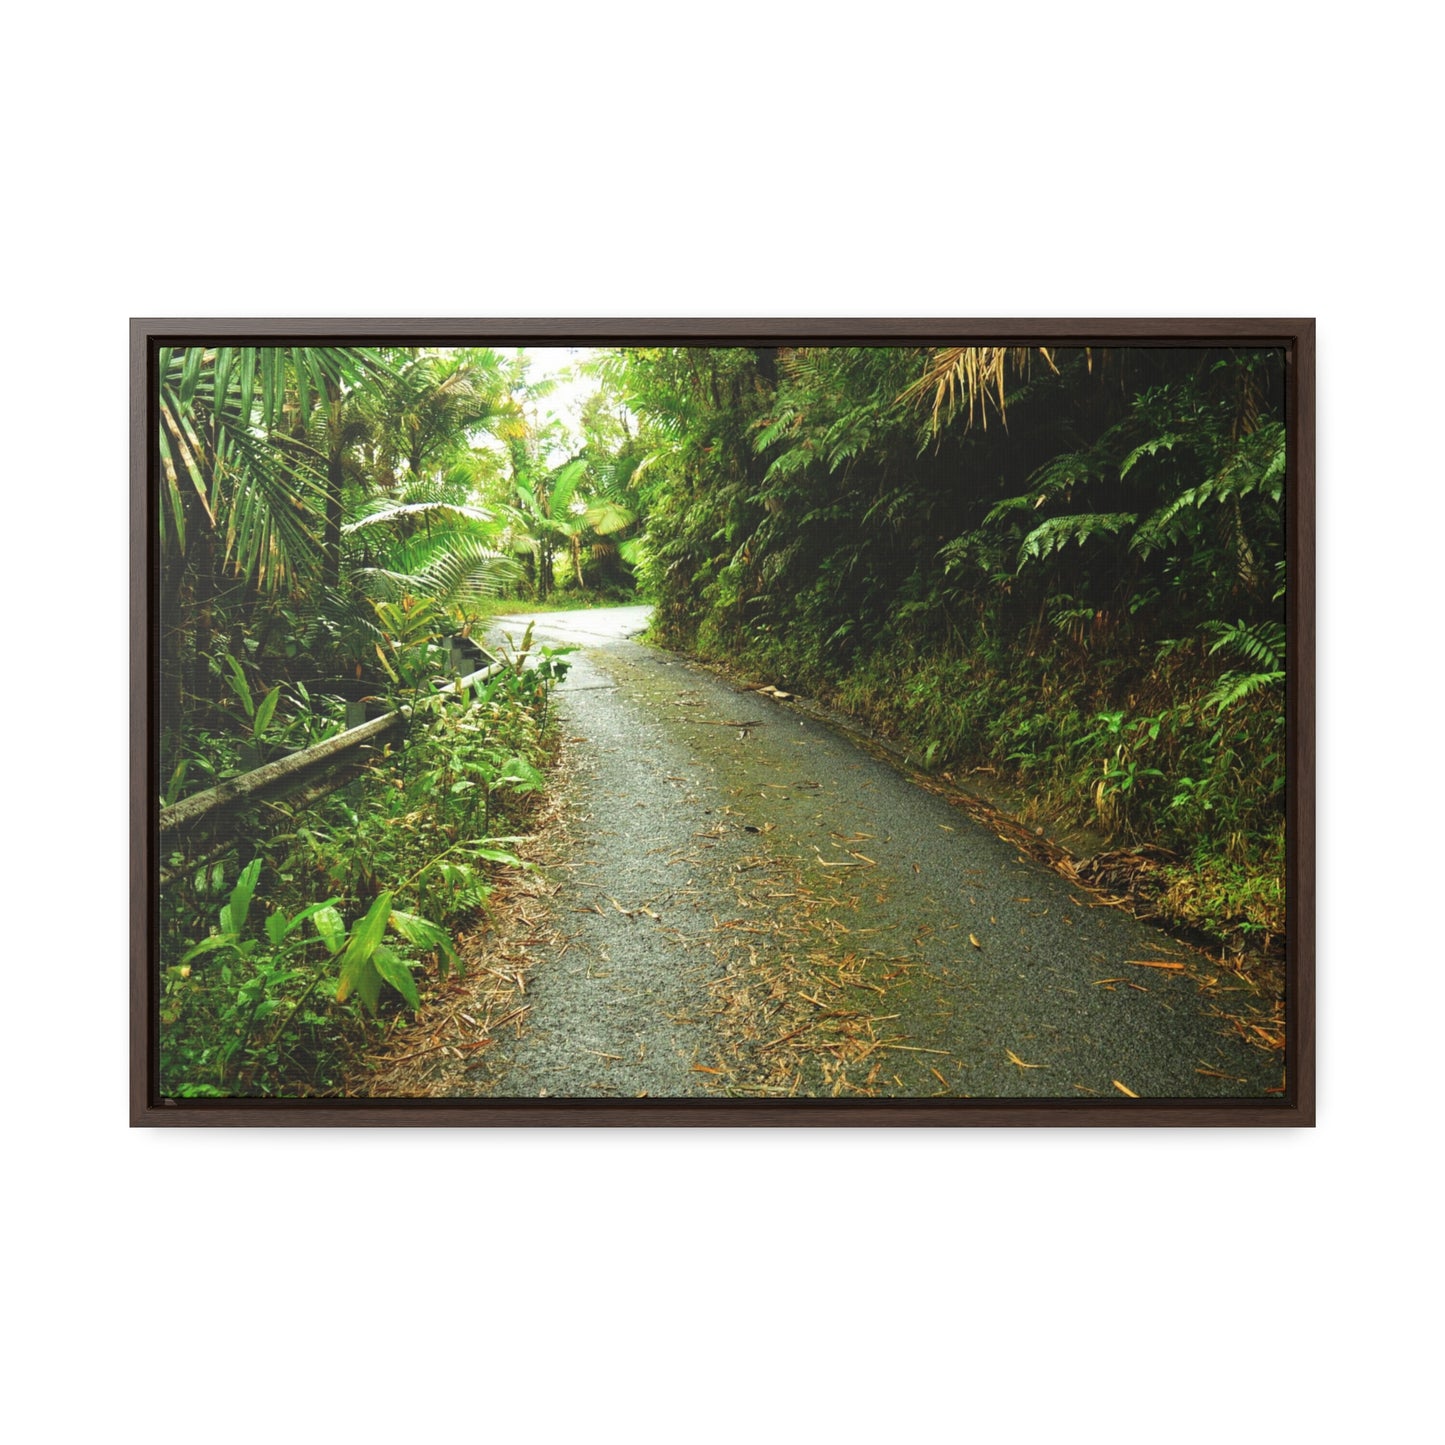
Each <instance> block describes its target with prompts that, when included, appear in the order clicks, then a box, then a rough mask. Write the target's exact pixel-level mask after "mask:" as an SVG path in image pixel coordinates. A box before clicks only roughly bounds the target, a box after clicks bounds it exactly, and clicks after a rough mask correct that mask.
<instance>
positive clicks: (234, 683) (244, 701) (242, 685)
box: [226, 652, 256, 717]
mask: <svg viewBox="0 0 1445 1445" xmlns="http://www.w3.org/2000/svg"><path fill="white" fill-rule="evenodd" d="M226 664H227V666H229V667H230V669H231V676H230V677H228V678H227V679H226V681H227V682H229V683H230V684H231V690H232V691H233V692H234V693H235V694H236V696H237V697H238V698H240V699H241V706H242V707H244V708H245V709H246V716H247V717H254V716H255V715H256V705H255V703H253V702H252V701H251V685H250V683H248V682H247V681H246V674H245V671H244V670H243V669H242V667H241V664H240V663H239V662H237V661H236V659H235V658H234V657H232V656H231V654H230V653H229V652H228V653H227V654H226Z"/></svg>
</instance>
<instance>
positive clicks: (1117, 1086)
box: [1113, 1079, 1139, 1099]
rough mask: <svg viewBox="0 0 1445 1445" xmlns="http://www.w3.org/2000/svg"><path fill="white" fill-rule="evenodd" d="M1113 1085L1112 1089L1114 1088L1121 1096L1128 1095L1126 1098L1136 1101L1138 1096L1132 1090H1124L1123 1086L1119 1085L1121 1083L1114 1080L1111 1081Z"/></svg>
mask: <svg viewBox="0 0 1445 1445" xmlns="http://www.w3.org/2000/svg"><path fill="white" fill-rule="evenodd" d="M1113 1083H1114V1087H1115V1088H1116V1089H1117V1090H1118V1091H1119V1092H1120V1093H1121V1094H1128V1096H1129V1097H1130V1098H1131V1099H1137V1098H1138V1097H1139V1096H1138V1094H1136V1093H1135V1092H1134V1091H1133V1089H1129V1088H1125V1086H1124V1085H1123V1084H1121V1083H1120V1082H1119V1081H1118V1079H1115V1080H1114V1081H1113Z"/></svg>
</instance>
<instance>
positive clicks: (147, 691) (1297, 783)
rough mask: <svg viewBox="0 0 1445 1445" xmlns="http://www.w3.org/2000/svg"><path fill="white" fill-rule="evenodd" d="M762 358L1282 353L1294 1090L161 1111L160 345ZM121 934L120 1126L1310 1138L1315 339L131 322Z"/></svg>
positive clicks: (600, 324)
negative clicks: (1209, 1129)
mask: <svg viewBox="0 0 1445 1445" xmlns="http://www.w3.org/2000/svg"><path fill="white" fill-rule="evenodd" d="M221 337H224V338H226V339H229V340H231V341H234V342H237V343H250V344H254V345H280V344H284V343H286V342H292V341H302V340H305V341H310V342H327V341H334V342H337V343H349V344H356V343H359V342H364V341H366V340H368V339H370V340H374V341H378V342H380V341H392V342H397V341H401V340H403V339H405V340H406V341H408V342H415V343H417V344H424V345H425V344H435V345H443V344H445V345H463V344H467V343H477V344H506V343H514V344H529V343H546V344H549V345H567V344H570V343H574V342H575V343H578V344H592V345H598V344H609V343H610V344H617V345H630V344H641V345H645V344H651V343H657V342H666V343H669V344H674V345H680V344H688V343H696V344H699V345H740V346H742V345H753V344H757V345H773V344H779V343H782V344H787V343H790V342H791V343H801V342H807V341H811V342H815V343H822V342H831V343H835V344H845V343H862V344H908V343H910V342H929V341H936V342H967V341H974V342H978V343H993V344H999V343H1018V344H1040V343H1055V344H1058V345H1061V346H1063V345H1076V346H1077V345H1090V346H1108V345H1114V346H1133V347H1138V346H1151V345H1153V346H1189V345H1208V346H1227V345H1240V346H1278V347H1281V348H1282V349H1283V350H1284V352H1285V368H1286V387H1287V396H1286V420H1287V430H1288V480H1287V492H1286V523H1287V543H1286V556H1287V565H1288V575H1289V579H1290V587H1289V594H1288V615H1287V623H1288V639H1289V676H1288V679H1287V684H1286V716H1287V729H1288V739H1289V741H1288V752H1289V758H1288V767H1289V772H1288V791H1287V804H1286V828H1287V864H1286V888H1287V904H1288V914H1289V938H1288V943H1287V961H1286V989H1287V993H1286V1001H1285V1016H1286V1022H1287V1026H1288V1042H1287V1045H1286V1070H1287V1074H1286V1077H1287V1081H1288V1083H1287V1091H1286V1093H1285V1094H1283V1095H1282V1096H1280V1097H1279V1098H1278V1099H1266V1100H1255V1099H1203V1100H1194V1099H1180V1100H1148V1099H1144V1100H1139V1101H1137V1102H1136V1101H1134V1100H1130V1099H1123V1098H1120V1099H1116V1100H1080V1101H1078V1102H1077V1103H1076V1102H1074V1101H1072V1100H1052V1099H1050V1100H1033V1099H1020V1100H1016V1101H1014V1100H1000V1099H980V1100H972V1099H956V1100H955V1099H920V1100H891V1099H890V1100H862V1101H844V1100H841V1099H810V1100H796V1101H794V1100H769V1099H760V1100H744V1101H735V1100H725V1099H717V1100H713V1099H697V1100H692V1099H686V1100H684V1099H677V1100H661V1099H658V1100H610V1099H596V1100H592V1099H585V1100H584V1099H577V1100H564V1099H556V1100H552V1099H541V1100H538V1099H494V1100H489V1101H486V1102H484V1103H472V1102H470V1101H466V1100H436V1101H412V1100H396V1101H386V1100H372V1101H358V1102H356V1103H354V1104H349V1103H341V1104H338V1103H329V1102H327V1103H318V1102H313V1101H308V1100H299V1099H298V1100H267V1099H255V1100H243V1099H236V1100H229V1099H227V1100H206V1099H196V1100H183V1101H176V1100H165V1099H161V1098H160V1097H159V1095H158V1093H157V1091H156V1089H155V1086H154V1061H155V1031H156V1021H157V1008H156V1000H155V995H154V988H155V979H156V971H155V968H154V967H153V957H152V954H153V948H154V931H153V927H152V915H153V909H154V898H155V880H156V879H157V877H158V872H157V870H158V848H157V831H156V816H157V811H156V802H155V799H156V797H157V795H158V787H157V780H156V778H155V776H154V772H155V767H154V762H153V757H154V752H155V749H154V746H153V738H154V718H153V715H152V705H151V692H152V689H151V686H150V683H151V679H152V676H153V671H152V658H151V655H150V639H151V637H152V636H153V635H154V631H153V623H154V621H155V605H156V603H155V595H154V587H153V584H152V580H151V578H152V571H153V569H152V566H151V557H152V545H153V539H154V537H155V522H156V516H155V510H154V509H155V505H156V501H157V499H156V498H155V497H154V496H153V495H152V492H153V488H152V487H151V486H150V478H151V477H153V476H154V475H155V470H154V468H155V456H154V446H155V441H154V436H155V426H154V424H153V420H152V418H153V417H154V415H155V412H154V392H153V381H154V377H153V363H154V360H155V356H156V351H157V348H158V347H159V346H162V345H180V344H184V343H186V342H202V341H213V340H216V339H217V338H221ZM130 383H131V394H130V472H131V509H130V556H131V591H130V599H131V652H130V668H131V779H130V784H131V786H130V793H131V805H130V808H131V811H130V824H131V867H130V882H131V926H130V955H131V959H130V961H131V976H130V1056H131V1062H130V1122H131V1124H132V1125H133V1126H136V1125H181V1126H202V1127H204V1126H210V1127H216V1126H233V1125H248V1126H257V1125H264V1126H268V1127H281V1126H289V1127H295V1126H306V1127H320V1126H326V1127H331V1126H336V1125H369V1126H383V1127H392V1128H396V1127H405V1126H425V1127H432V1128H435V1127H443V1126H445V1127H458V1126H477V1125H493V1126H500V1125H510V1126H518V1125H529V1126H543V1125H547V1126H577V1125H591V1126H610V1127H617V1126H648V1125H653V1126H657V1125H668V1126H679V1125H680V1126H689V1127H719V1126H722V1127H734V1126H754V1127H758V1126H766V1127H776V1126H783V1125H813V1126H835V1127H836V1126H868V1127H877V1126H904V1125H911V1126H919V1125H931V1126H960V1125H970V1126H990V1127H998V1126H1029V1127H1041V1126H1050V1127H1058V1126H1067V1127H1079V1126H1116V1127H1139V1126H1145V1125H1149V1126H1175V1127H1178V1126H1200V1125H1209V1126H1225V1127H1238V1126H1274V1127H1279V1126H1296V1127H1298V1126H1312V1125H1313V1124H1314V1122H1315V1052H1314V1046H1315V832H1314V830H1315V808H1314V795H1315V705H1314V698H1315V570H1314V569H1315V323H1314V321H1313V320H1312V319H1291V320H1263V319H1250V320H1221V319H1207V320H1200V319H1194V320H1141V319H1132V320H1118V319H1114V320H1043V319H1035V320H993V319H983V320H980V319H968V320H962V319H929V320H921V319H911V318H902V319H879V318H872V319H866V320H857V319H855V320H846V319H839V318H815V319H810V320H767V319H746V318H733V319H711V320H696V319H676V318H674V319H665V320H657V319H650V320H646V319H621V320H599V319H586V320H561V319H557V318H541V319H505V320H499V319H493V320H459V319H448V320H438V319H435V318H408V319H401V318H387V319H370V320H363V319H354V318H348V319H329V318H321V319H316V318H313V319H285V320H276V319H242V318H236V317H230V318H207V319H175V318H163V319H149V320H147V319H135V320H132V321H131V324H130Z"/></svg>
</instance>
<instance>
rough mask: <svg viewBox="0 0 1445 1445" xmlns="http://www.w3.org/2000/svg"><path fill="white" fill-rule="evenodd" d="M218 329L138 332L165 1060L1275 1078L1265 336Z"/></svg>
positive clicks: (350, 1088) (708, 1079)
mask: <svg viewBox="0 0 1445 1445" xmlns="http://www.w3.org/2000/svg"><path fill="white" fill-rule="evenodd" d="M235 331H236V328H231V330H230V331H229V332H228V331H227V330H225V329H224V328H223V329H219V330H218V331H217V333H216V334H214V335H204V334H202V335H196V336H180V337H167V336H160V337H158V338H154V339H152V340H151V341H150V342H149V343H148V350H147V365H148V373H147V385H148V389H147V393H146V407H145V428H146V436H145V437H144V439H143V440H144V447H145V454H146V458H147V462H146V472H145V493H146V495H145V508H146V528H147V532H148V538H147V541H146V555H145V557H144V559H143V561H142V564H141V565H142V566H143V567H144V570H145V578H146V587H147V589H148V592H147V596H148V599H149V600H148V606H149V614H148V619H147V635H146V649H147V650H146V657H147V671H146V677H145V679H144V684H143V686H144V689H145V698H146V700H147V707H148V709H149V711H148V714H147V715H148V718H149V722H148V730H147V737H146V739H145V745H146V748H147V756H148V762H147V766H148V773H147V779H148V786H149V790H150V796H149V798H148V799H147V800H146V808H147V809H148V813H147V817H146V826H147V827H148V828H149V829H150V834H149V837H150V849H149V851H148V852H147V854H146V856H147V857H148V858H150V859H151V860H152V861H153V864H154V867H153V870H151V873H150V876H149V877H148V879H147V880H146V885H145V898H144V908H143V911H144V918H145V932H146V950H147V952H146V957H145V959H144V962H143V965H142V966H143V968H144V970H145V977H144V980H143V982H144V987H143V991H142V992H143V997H144V1003H143V1005H142V1008H143V1010H144V1015H145V1017H144V1029H145V1038H146V1059H145V1063H144V1069H145V1079H146V1087H147V1089H148V1090H149V1091H150V1093H151V1095H152V1096H153V1099H154V1100H155V1101H156V1102H157V1103H162V1102H168V1104H169V1107H172V1108H176V1109H182V1110H183V1109H186V1108H197V1107H204V1106H205V1105H206V1104H207V1103H208V1102H209V1103H210V1104H212V1105H214V1104H215V1103H216V1101H231V1102H233V1103H247V1104H254V1103H255V1102H257V1101H271V1102H281V1101H285V1102H287V1103H298V1102H309V1103H311V1104H327V1105H330V1106H334V1107H335V1108H337V1109H346V1108H358V1109H363V1108H365V1107H367V1106H371V1105H381V1104H384V1103H395V1102H396V1101H409V1102H410V1103H413V1104H416V1105H418V1106H424V1107H430V1106H434V1107H436V1108H438V1109H445V1108H455V1107H457V1106H459V1105H464V1104H466V1103H468V1102H470V1103H472V1104H476V1105H478V1106H483V1105H486V1106H498V1107H514V1106H517V1105H519V1104H521V1103H522V1102H523V1101H526V1102H527V1104H528V1106H529V1107H530V1108H531V1109H532V1110H533V1111H545V1110H546V1109H548V1108H552V1107H562V1106H564V1105H569V1104H579V1103H582V1102H584V1101H599V1102H601V1101H606V1102H608V1103H610V1105H612V1106H620V1105H622V1104H627V1105H628V1106H629V1107H631V1108H633V1109H635V1110H636V1111H637V1112H638V1114H639V1115H640V1116H644V1117H645V1113H646V1110H647V1109H648V1108H649V1107H652V1106H655V1105H656V1104H658V1103H659V1102H665V1101H671V1102H673V1103H677V1104H681V1103H686V1104H688V1105H689V1106H696V1107H698V1108H701V1109H705V1108H707V1107H713V1106H719V1105H723V1104H726V1105H727V1106H729V1107H731V1108H733V1109H734V1110H737V1109H742V1108H749V1107H750V1108H754V1109H755V1110H758V1111H762V1110H766V1109H768V1108H770V1107H777V1106H778V1105H779V1102H780V1101H787V1102H788V1103H789V1104H798V1105H803V1104H806V1105H808V1106H810V1107H816V1108H819V1109H824V1110H825V1109H826V1108H828V1107H836V1105H837V1101H845V1102H849V1103H854V1104H861V1103H865V1102H866V1103H868V1104H869V1105H870V1106H876V1107H877V1108H878V1109H879V1110H882V1111H886V1110H887V1109H888V1108H889V1107H894V1106H898V1105H901V1104H910V1103H911V1104H914V1105H921V1104H923V1103H924V1102H925V1101H933V1106H936V1105H937V1102H938V1101H949V1102H951V1103H952V1104H953V1105H956V1106H959V1107H960V1108H966V1107H967V1106H968V1104H969V1103H971V1102H977V1101H995V1102H1001V1103H1007V1104H1013V1103H1020V1104H1022V1103H1029V1104H1034V1105H1037V1104H1040V1103H1048V1104H1050V1105H1052V1106H1054V1107H1056V1108H1057V1109H1059V1110H1067V1109H1069V1108H1074V1107H1078V1106H1082V1105H1087V1104H1092V1105H1103V1104H1108V1105H1109V1106H1110V1107H1111V1108H1114V1109H1116V1110H1118V1111H1121V1112H1124V1113H1126V1112H1127V1111H1128V1110H1129V1109H1131V1108H1137V1107H1142V1106H1143V1105H1145V1104H1147V1103H1150V1102H1153V1103H1158V1102H1161V1101H1182V1102H1184V1103H1185V1104H1188V1105H1199V1104H1206V1103H1214V1104H1219V1105H1223V1106H1228V1105H1230V1104H1237V1103H1239V1102H1241V1101H1253V1102H1254V1103H1255V1104H1257V1105H1269V1104H1271V1103H1273V1104H1280V1103H1282V1102H1283V1101H1285V1100H1286V1099H1288V1098H1289V1097H1290V1088H1291V1080H1290V1065H1291V1062H1292V1053H1291V1050H1292V1047H1293V1045H1292V1041H1291V1031H1290V1030H1291V1022H1292V1012H1291V1011H1292V1008H1293V1006H1294V1005H1295V1004H1296V1003H1297V1001H1298V1000H1297V999H1296V998H1294V997H1292V996H1291V983H1290V977H1291V970H1290V967H1289V965H1290V961H1291V947H1292V939H1291V898H1290V881H1291V873H1290V866H1291V859H1292V853H1291V848H1292V846H1293V844H1294V843H1295V842H1297V841H1298V840H1297V839H1295V838H1292V835H1291V827H1292V826H1293V824H1292V813H1291V806H1290V804H1291V788H1292V786H1294V783H1293V780H1292V767H1291V747H1292V741H1293V740H1292V737H1291V726H1292V722H1291V718H1292V714H1291V711H1290V706H1289V702H1290V697H1291V688H1292V687H1293V686H1294V685H1295V674H1294V672H1293V671H1292V661H1293V659H1292V657H1291V650H1290V638H1291V628H1290V625H1289V621H1290V615H1291V614H1290V604H1291V588H1292V586H1293V585H1294V583H1295V580H1296V579H1295V578H1293V577H1292V576H1291V568H1290V565H1289V557H1290V546H1291V543H1290V537H1291V532H1290V527H1291V524H1292V523H1293V522H1294V521H1295V520H1297V519H1296V517H1295V515H1294V512H1293V510H1292V509H1294V508H1296V507H1297V505H1298V497H1299V493H1298V490H1297V487H1296V473H1295V463H1296V460H1297V459H1296V457H1295V456H1293V455H1292V452H1291V424H1292V422H1294V421H1296V420H1297V418H1296V417H1294V416H1293V415H1292V411H1291V409H1292V407H1294V406H1296V405H1297V400H1296V399H1295V398H1294V393H1293V392H1292V390H1291V371H1290V368H1291V361H1292V359H1291V356H1290V353H1289V350H1288V348H1287V347H1286V346H1284V345H1280V344H1276V343H1273V342H1269V341H1260V342H1259V343H1258V344H1241V343H1240V342H1239V341H1237V340H1231V341H1228V342H1225V341H1211V340H1209V339H1207V338H1205V339H1199V340H1178V339H1170V338H1160V339H1157V340H1154V341H1151V342H1147V343H1146V342H1139V343H1135V344H1126V343H1121V342H1117V341H1115V342H1110V341H1101V342H1099V343H1097V344H1084V343H1082V342H1079V341H1078V340H1077V339H1069V340H1066V341H1051V340H1049V339H1047V338H1038V339H1034V340H1031V341H1030V342H1029V344H1023V343H1021V342H1020V341H1019V340H1017V339H1015V338H1009V337H999V338H996V339H991V338H988V337H978V336H960V337H957V338H940V337H937V336H933V337H927V338H921V339H920V338H909V337H906V336H880V337H863V338H857V339H852V340H848V339H842V340H840V339H822V340H820V339H816V338H808V337H804V336H796V335H794V336H788V335H780V336H778V337H776V338H770V340H771V342H772V344H753V342H752V341H749V344H741V343H740V342H739V341H737V340H734V339H732V338H729V337H727V336H712V337H704V338H701V339H677V338H671V337H668V336H665V335H661V336H656V337H651V338H643V339H637V338H635V337H623V338H620V339H617V338H609V337H607V336H605V335H590V336H589V335H579V336H576V337H574V338H573V339H572V340H570V341H567V342H565V343H564V342H559V341H558V340H557V339H556V338H555V337H548V336H537V337H530V338H529V337H526V336H522V337H518V336H504V337H488V336H485V335H483V336H480V337H465V336H456V337H449V336H443V337H440V338H438V337H435V336H432V337H427V336H406V335H391V334H384V335H369V336H366V335H363V336H347V335H341V336H338V337H330V338H313V337H308V336H297V337H284V336H262V337H261V338H260V340H259V344H258V341H257V339H256V338H254V337H246V336H244V335H236V334H235ZM1292 487H1296V490H1295V491H1294V492H1292V490H1291V489H1292ZM1296 701H1298V698H1297V697H1296ZM1295 801H1296V802H1297V801H1298V800H1297V799H1295Z"/></svg>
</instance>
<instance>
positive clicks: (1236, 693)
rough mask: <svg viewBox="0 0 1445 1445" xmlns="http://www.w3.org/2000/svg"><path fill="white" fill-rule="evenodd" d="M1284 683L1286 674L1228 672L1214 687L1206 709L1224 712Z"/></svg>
mask: <svg viewBox="0 0 1445 1445" xmlns="http://www.w3.org/2000/svg"><path fill="white" fill-rule="evenodd" d="M1283 681H1284V673H1283V672H1281V671H1275V672H1251V673H1238V672H1226V673H1225V674H1224V676H1223V677H1221V678H1220V679H1219V681H1218V682H1217V683H1215V685H1214V689H1213V691H1211V692H1210V694H1209V696H1208V697H1207V698H1205V699H1204V705H1205V707H1211V708H1214V709H1215V710H1216V711H1218V712H1223V711H1224V710H1225V709H1226V708H1230V707H1233V706H1234V704H1235V703H1237V702H1241V701H1243V700H1244V699H1245V698H1247V697H1250V696H1252V695H1253V694H1254V693H1256V692H1260V691H1262V690H1263V689H1264V688H1267V687H1278V686H1279V685H1280V683H1282V682H1283Z"/></svg>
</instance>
